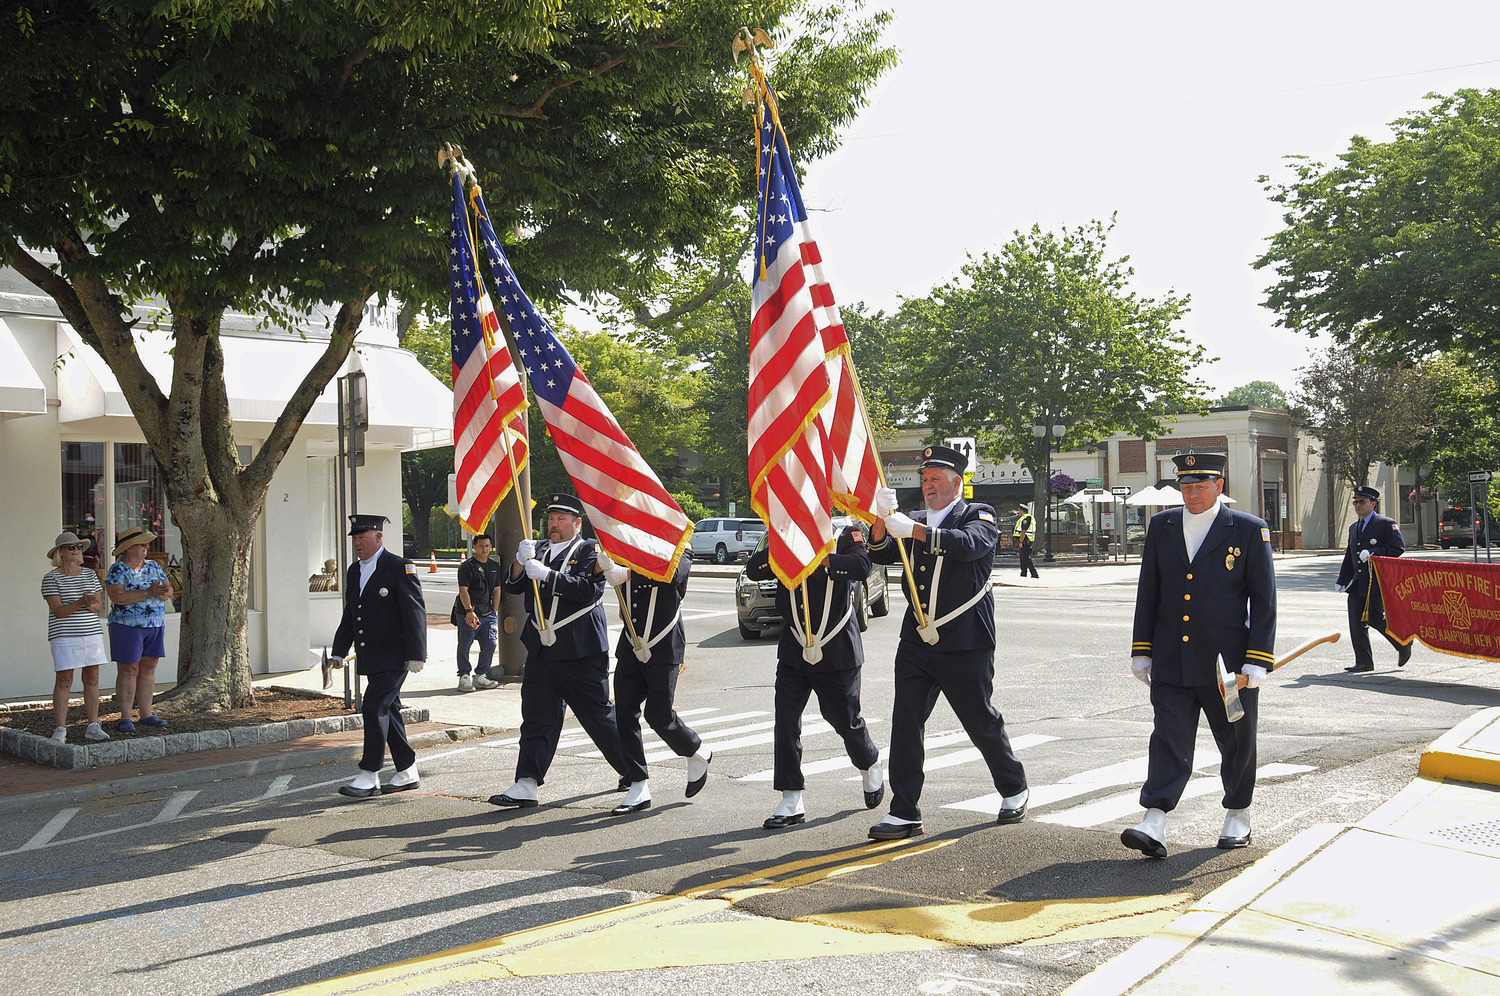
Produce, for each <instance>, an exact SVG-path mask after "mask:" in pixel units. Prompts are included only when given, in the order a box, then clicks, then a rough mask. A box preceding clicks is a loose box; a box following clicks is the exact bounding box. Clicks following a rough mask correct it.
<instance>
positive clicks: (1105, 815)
mask: <svg viewBox="0 0 1500 996" xmlns="http://www.w3.org/2000/svg"><path fill="white" fill-rule="evenodd" d="M1316 770H1317V769H1316V768H1312V767H1308V766H1307V765H1305V764H1266V765H1262V766H1261V767H1259V768H1257V769H1256V770H1255V778H1256V781H1260V780H1261V779H1262V778H1282V777H1287V776H1290V775H1300V774H1303V773H1305V772H1308V771H1316ZM1222 791H1223V782H1222V781H1221V780H1220V779H1219V777H1218V776H1217V775H1207V776H1204V777H1202V778H1194V779H1192V780H1191V781H1189V782H1188V783H1187V787H1186V788H1185V789H1183V792H1182V798H1184V799H1196V798H1198V797H1199V796H1202V795H1212V794H1213V793H1215V792H1222ZM1140 808H1141V802H1140V792H1139V791H1136V792H1121V793H1119V794H1118V795H1112V796H1109V797H1108V798H1106V799H1100V800H1099V801H1098V802H1091V803H1088V804H1086V805H1083V806H1074V807H1073V808H1072V809H1065V810H1063V811H1062V812H1060V813H1051V814H1048V815H1047V816H1038V817H1037V818H1036V819H1037V821H1038V822H1040V823H1056V824H1059V825H1061V826H1065V827H1094V826H1098V825H1099V824H1101V823H1110V822H1113V821H1114V820H1118V819H1121V818H1123V817H1126V816H1130V815H1131V814H1133V813H1137V812H1139V811H1140ZM996 812H999V810H998V809H997V810H996Z"/></svg>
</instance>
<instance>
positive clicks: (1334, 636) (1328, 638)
mask: <svg viewBox="0 0 1500 996" xmlns="http://www.w3.org/2000/svg"><path fill="white" fill-rule="evenodd" d="M1338 642H1339V634H1338V633H1324V634H1323V635H1322V636H1315V637H1313V638H1312V639H1311V640H1308V641H1307V642H1306V643H1304V644H1302V645H1301V646H1299V647H1296V648H1294V649H1293V650H1291V651H1290V652H1288V653H1287V654H1285V655H1284V656H1282V657H1279V658H1277V660H1276V663H1275V664H1273V665H1271V670H1272V671H1275V670H1276V669H1277V668H1279V667H1281V666H1282V665H1284V664H1290V663H1291V662H1292V661H1294V660H1296V659H1297V658H1298V657H1301V656H1302V655H1303V654H1305V653H1307V652H1308V651H1309V650H1311V649H1312V648H1313V647H1318V646H1322V645H1323V644H1325V643H1338ZM1236 684H1238V685H1239V686H1240V687H1241V688H1244V687H1245V676H1244V675H1240V676H1239V681H1238V682H1236Z"/></svg>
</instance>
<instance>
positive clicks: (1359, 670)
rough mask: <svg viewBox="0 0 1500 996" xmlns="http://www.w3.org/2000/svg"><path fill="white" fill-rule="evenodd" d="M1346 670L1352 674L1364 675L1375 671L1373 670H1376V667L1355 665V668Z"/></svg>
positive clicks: (1372, 665)
mask: <svg viewBox="0 0 1500 996" xmlns="http://www.w3.org/2000/svg"><path fill="white" fill-rule="evenodd" d="M1344 670H1345V671H1348V672H1349V673H1350V674H1364V673H1365V672H1366V671H1373V670H1375V665H1374V664H1355V665H1354V666H1353V667H1346V668H1344Z"/></svg>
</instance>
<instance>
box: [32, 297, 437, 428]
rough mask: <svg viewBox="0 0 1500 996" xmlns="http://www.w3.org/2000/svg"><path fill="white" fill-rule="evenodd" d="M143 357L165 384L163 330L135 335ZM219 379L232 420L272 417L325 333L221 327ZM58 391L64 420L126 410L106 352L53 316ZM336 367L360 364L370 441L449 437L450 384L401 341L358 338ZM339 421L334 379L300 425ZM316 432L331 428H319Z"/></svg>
mask: <svg viewBox="0 0 1500 996" xmlns="http://www.w3.org/2000/svg"><path fill="white" fill-rule="evenodd" d="M137 342H138V347H137V348H138V349H139V352H140V356H141V360H142V362H143V363H145V365H146V369H147V370H149V371H150V372H151V374H152V376H154V377H155V378H156V382H157V383H158V384H160V385H163V390H165V389H166V386H167V385H170V384H171V378H172V356H171V354H170V352H169V351H168V350H169V349H170V346H171V339H170V337H169V336H168V335H167V334H166V333H165V332H160V331H158V332H148V333H147V334H145V335H144V336H141V337H140V338H139V339H138V340H137ZM219 342H220V344H221V348H222V349H223V351H224V386H225V388H226V390H227V391H228V393H229V414H230V417H231V418H232V419H233V420H234V421H235V422H241V423H263V424H269V423H272V422H275V421H276V419H277V418H279V417H280V415H281V412H282V409H283V408H284V407H285V406H286V400H287V399H288V398H289V397H291V395H292V392H293V391H295V390H296V389H297V385H298V384H300V383H301V382H302V378H303V377H305V376H307V372H308V371H309V370H311V369H312V366H313V364H314V363H316V362H317V360H318V357H319V356H321V355H322V353H323V349H324V348H325V346H326V341H325V340H320V339H301V338H292V337H291V336H287V335H284V334H273V333H264V334H257V333H251V334H246V335H229V334H221V335H220V336H219ZM57 345H58V353H59V355H61V356H62V362H61V365H60V367H59V370H58V394H59V396H60V397H61V400H62V404H61V407H60V409H59V411H58V418H59V420H60V421H63V422H77V421H81V420H84V419H93V418H101V417H105V416H124V417H127V418H128V417H131V412H130V406H129V405H128V404H127V403H126V401H125V396H124V393H123V392H122V391H121V390H120V384H119V381H118V380H117V379H116V378H115V375H114V372H113V371H112V370H110V368H109V365H108V364H107V363H105V362H104V359H103V358H102V357H101V356H99V354H98V353H96V352H94V350H92V349H91V348H89V347H88V346H86V345H84V344H83V342H82V341H81V340H80V339H79V338H78V336H77V334H76V333H75V332H74V331H73V329H72V328H71V327H69V326H68V325H66V324H64V323H61V322H60V323H58V343H57ZM355 351H356V352H355V354H353V355H351V356H350V357H349V359H348V360H346V361H345V363H344V366H343V368H342V369H340V371H339V376H343V375H344V374H346V373H348V372H349V371H350V370H351V369H362V370H363V371H364V373H365V377H366V378H367V385H368V388H369V399H370V407H369V411H370V428H369V431H368V432H367V434H366V440H367V441H368V443H369V444H370V445H375V446H390V447H394V448H396V449H401V450H409V449H429V448H432V447H436V446H448V445H451V444H452V442H453V392H452V391H450V390H449V389H448V388H447V387H445V386H444V385H443V382H442V381H440V380H438V379H437V378H436V377H434V376H433V375H432V374H431V373H429V372H428V371H427V370H426V369H425V368H424V367H423V366H422V365H421V364H420V363H418V362H417V358H416V357H415V356H413V355H412V354H411V353H409V352H407V351H406V350H404V349H395V348H392V347H390V346H380V345H371V344H365V343H359V344H357V345H356V346H355ZM337 425H338V385H337V384H336V383H332V382H331V383H329V384H328V386H327V387H326V388H324V390H323V393H322V394H321V395H320V396H319V398H318V400H317V401H315V402H314V403H313V406H312V409H311V410H310V411H309V412H308V414H307V419H306V421H305V423H304V427H305V428H306V427H313V426H318V427H328V428H333V427H335V426H337ZM319 435H320V436H328V437H329V438H332V436H331V435H330V434H329V433H328V432H327V431H326V430H325V431H323V432H321V433H319Z"/></svg>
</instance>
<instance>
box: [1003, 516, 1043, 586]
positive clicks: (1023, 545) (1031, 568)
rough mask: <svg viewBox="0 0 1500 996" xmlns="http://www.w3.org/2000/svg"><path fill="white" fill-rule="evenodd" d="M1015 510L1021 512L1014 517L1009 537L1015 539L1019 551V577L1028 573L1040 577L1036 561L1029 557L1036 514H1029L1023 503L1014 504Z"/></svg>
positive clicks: (1034, 534)
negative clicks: (1017, 516) (1014, 521)
mask: <svg viewBox="0 0 1500 996" xmlns="http://www.w3.org/2000/svg"><path fill="white" fill-rule="evenodd" d="M1016 511H1017V512H1019V513H1021V515H1020V518H1018V519H1016V525H1015V528H1014V529H1012V530H1011V531H1010V535H1011V538H1012V539H1014V540H1015V541H1016V549H1017V550H1020V551H1021V577H1023V578H1024V577H1025V576H1026V575H1027V574H1028V573H1029V574H1030V575H1031V576H1032V577H1034V578H1035V577H1041V575H1040V574H1038V573H1037V572H1036V562H1035V561H1034V560H1032V559H1031V545H1032V544H1033V543H1035V542H1036V516H1034V515H1032V514H1031V510H1030V509H1028V508H1027V507H1026V506H1025V504H1020V505H1017V506H1016Z"/></svg>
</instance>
